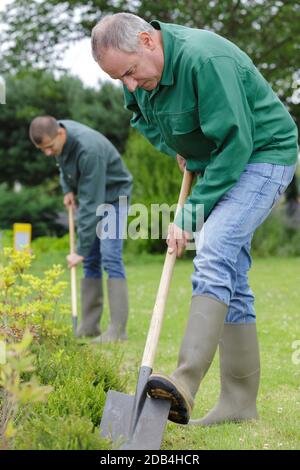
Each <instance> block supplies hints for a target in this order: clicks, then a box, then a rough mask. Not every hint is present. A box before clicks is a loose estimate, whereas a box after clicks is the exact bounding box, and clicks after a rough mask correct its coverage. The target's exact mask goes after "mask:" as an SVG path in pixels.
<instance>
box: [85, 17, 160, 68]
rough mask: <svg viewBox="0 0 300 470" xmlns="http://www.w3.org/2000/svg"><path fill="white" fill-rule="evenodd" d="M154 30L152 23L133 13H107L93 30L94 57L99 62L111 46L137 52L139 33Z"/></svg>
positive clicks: (124, 50)
mask: <svg viewBox="0 0 300 470" xmlns="http://www.w3.org/2000/svg"><path fill="white" fill-rule="evenodd" d="M154 31H155V29H154V28H153V26H151V24H149V23H147V21H145V20H143V19H142V18H140V17H139V16H136V15H132V14H131V13H116V14H114V15H107V16H105V17H104V18H102V20H100V21H99V23H97V24H96V26H95V27H94V28H93V31H92V54H93V57H94V59H95V61H96V62H99V60H100V58H101V54H103V52H104V51H105V50H107V49H109V48H113V49H119V50H121V51H123V52H137V51H138V49H139V34H140V33H142V32H148V33H153V32H154Z"/></svg>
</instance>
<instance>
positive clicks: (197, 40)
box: [124, 21, 297, 229]
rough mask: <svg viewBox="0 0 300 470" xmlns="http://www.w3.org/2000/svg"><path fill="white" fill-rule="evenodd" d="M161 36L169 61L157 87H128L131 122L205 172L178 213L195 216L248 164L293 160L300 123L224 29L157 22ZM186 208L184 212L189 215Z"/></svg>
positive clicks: (179, 222) (194, 168) (190, 167)
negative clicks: (221, 32) (200, 206)
mask: <svg viewBox="0 0 300 470" xmlns="http://www.w3.org/2000/svg"><path fill="white" fill-rule="evenodd" d="M151 24H152V26H153V27H154V28H156V29H160V30H161V33H162V39H163V49H164V68H163V73H162V78H161V80H160V82H159V84H158V86H157V87H156V88H155V89H154V90H153V91H151V92H148V91H146V90H143V89H142V88H137V89H136V90H135V91H134V92H133V93H130V92H129V91H128V89H127V88H126V86H124V94H125V106H126V107H127V108H128V109H130V110H132V111H133V117H132V119H131V124H132V126H133V127H135V128H136V129H138V130H139V131H140V132H141V133H142V134H143V135H144V136H145V137H146V138H147V139H148V140H149V141H150V142H151V143H152V144H153V145H155V147H156V148H158V149H159V150H160V151H162V152H165V153H167V154H169V155H171V156H175V155H176V154H177V153H178V154H180V155H182V156H183V157H184V158H185V159H186V161H187V169H188V170H191V171H193V172H195V173H198V175H199V174H200V176H199V177H198V179H197V182H196V184H195V185H194V187H193V190H192V192H191V195H190V197H189V198H188V200H187V204H188V205H186V207H185V210H184V211H183V212H182V213H180V215H179V216H178V217H177V219H176V224H177V225H179V226H181V227H182V226H183V225H184V224H183V219H182V215H189V217H185V220H190V219H191V218H192V220H193V227H194V229H195V227H196V220H195V214H196V213H197V212H196V211H192V212H193V213H190V211H191V208H193V207H194V206H195V205H196V204H203V205H204V218H205V219H206V218H207V217H208V215H209V213H210V212H211V210H212V209H213V207H214V206H215V205H216V203H217V202H218V201H219V200H220V198H221V197H222V196H223V195H224V194H225V193H226V192H227V191H228V190H229V189H231V188H232V187H233V186H234V184H235V183H236V182H237V181H238V180H239V178H240V175H241V173H242V172H243V170H244V169H245V166H246V165H247V164H248V163H252V162H253V163H254V162H255V163H257V162H264V163H275V164H280V165H292V164H294V163H295V162H296V160H297V128H296V125H295V123H294V121H293V119H292V118H291V116H290V114H289V113H288V111H287V110H286V108H285V107H284V105H283V104H282V103H281V101H280V100H279V98H278V97H277V96H276V94H275V93H274V92H273V90H272V88H271V86H270V85H269V84H268V83H267V82H266V80H265V79H264V78H263V76H262V75H261V74H260V72H259V71H258V69H257V68H256V67H255V66H254V64H253V62H252V61H251V59H250V58H249V57H248V56H247V54H245V53H244V52H242V51H241V50H240V49H239V48H238V47H237V46H235V45H234V44H233V43H231V42H230V41H228V40H226V39H224V38H222V37H221V36H219V35H217V34H215V33H212V32H209V31H206V30H200V29H192V28H187V27H184V26H177V25H173V24H166V23H162V22H159V21H153V22H152V23H151ZM185 212H186V214H185Z"/></svg>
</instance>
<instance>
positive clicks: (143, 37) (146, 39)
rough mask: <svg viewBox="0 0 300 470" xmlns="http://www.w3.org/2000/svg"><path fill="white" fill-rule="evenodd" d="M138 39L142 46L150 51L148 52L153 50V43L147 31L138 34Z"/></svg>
mask: <svg viewBox="0 0 300 470" xmlns="http://www.w3.org/2000/svg"><path fill="white" fill-rule="evenodd" d="M139 39H140V41H141V43H142V45H143V46H144V47H146V48H147V49H150V50H153V49H155V42H154V40H153V37H152V35H151V34H150V33H148V32H147V31H143V32H142V33H139Z"/></svg>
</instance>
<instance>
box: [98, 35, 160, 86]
mask: <svg viewBox="0 0 300 470" xmlns="http://www.w3.org/2000/svg"><path fill="white" fill-rule="evenodd" d="M143 34H146V33H143ZM160 52H161V51H158V49H157V47H156V48H155V47H154V48H153V47H149V43H147V42H146V43H144V42H141V44H140V48H139V50H138V52H123V51H120V50H119V49H112V48H110V49H107V50H106V51H105V53H104V55H103V58H102V59H101V61H100V62H99V65H100V67H101V68H102V70H104V72H106V73H108V75H110V76H111V78H113V79H119V80H121V81H122V82H123V83H124V85H126V87H127V88H128V90H129V91H130V92H131V93H132V92H134V91H135V90H136V88H143V89H144V90H146V91H152V90H154V88H156V87H157V85H158V83H159V82H160V80H161V76H162V71H163V54H162V53H160Z"/></svg>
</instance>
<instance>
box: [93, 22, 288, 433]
mask: <svg viewBox="0 0 300 470" xmlns="http://www.w3.org/2000/svg"><path fill="white" fill-rule="evenodd" d="M92 48H93V56H94V58H95V60H96V61H97V63H98V64H99V65H100V67H101V68H102V69H103V70H104V71H105V72H107V73H108V74H109V75H110V76H111V77H112V78H115V79H120V80H121V81H122V82H123V85H124V94H125V102H126V106H127V108H128V109H130V110H132V111H133V117H132V120H131V124H132V126H133V127H135V128H136V129H138V130H139V131H140V132H141V133H142V134H144V135H145V136H146V137H147V138H148V139H149V141H150V142H152V143H153V145H155V147H156V148H158V149H159V150H161V151H163V152H165V153H167V154H169V155H171V156H176V155H177V160H178V162H179V164H180V166H183V162H184V163H185V164H186V167H187V169H188V170H190V171H193V172H195V173H197V174H198V175H199V177H198V179H197V182H196V183H195V185H194V188H193V190H192V193H191V195H190V197H189V198H188V200H187V205H186V206H185V207H184V208H183V210H182V211H181V212H180V214H179V215H178V216H177V218H176V220H175V223H174V224H171V225H170V228H169V236H168V245H169V250H176V253H177V255H181V254H182V252H183V251H184V248H185V246H186V243H187V240H188V238H189V233H187V232H186V230H185V228H186V227H185V221H186V220H187V219H188V220H189V218H190V217H192V219H193V224H194V225H193V227H194V228H195V227H196V226H197V220H196V219H197V211H191V210H190V208H191V207H192V208H193V207H194V206H196V205H197V204H203V205H204V218H205V223H204V232H205V237H204V241H203V243H202V244H201V246H200V245H199V244H198V245H197V252H196V256H195V259H194V268H195V269H194V273H193V275H192V300H191V305H190V316H189V320H188V322H187V327H186V331H185V335H184V338H183V341H182V345H181V349H180V353H179V359H178V366H177V368H176V370H175V372H174V373H173V374H172V375H171V376H170V377H169V376H166V375H164V374H152V376H151V377H150V379H149V382H148V393H149V394H150V395H151V396H152V397H158V398H165V399H169V400H171V410H170V415H169V419H170V420H172V421H174V422H177V423H182V424H186V423H188V422H189V419H190V414H191V411H192V408H193V404H194V398H195V395H196V393H197V390H198V388H199V385H200V382H201V381H202V379H203V377H204V376H205V374H206V372H207V370H208V369H209V366H210V364H211V362H212V360H213V357H214V355H215V352H216V349H217V346H218V345H219V352H220V377H221V394H220V398H219V401H218V403H217V405H216V406H215V407H214V408H213V410H211V411H210V412H209V413H208V414H207V415H206V416H205V417H204V418H202V419H201V420H199V421H198V423H199V424H202V425H211V424H215V423H221V422H224V421H240V420H247V419H253V418H256V417H257V409H256V398H257V392H258V386H259V376H260V372H259V371H260V364H259V350H258V341H257V333H256V324H255V320H256V317H255V310H254V305H253V304H254V296H253V293H252V291H251V289H250V287H249V284H248V271H249V269H250V266H251V255H250V246H251V239H252V237H253V233H254V231H255V230H256V229H257V227H258V226H259V225H260V224H261V223H262V222H263V221H264V220H265V219H266V217H267V216H268V214H269V213H270V211H271V209H272V207H273V205H274V204H275V202H276V201H277V200H278V198H279V197H280V195H281V194H282V193H283V192H284V190H285V189H286V187H287V185H288V184H289V182H290V181H291V179H292V177H293V175H294V172H295V164H296V160H297V130H296V126H295V123H294V121H293V119H292V118H291V116H290V115H289V113H288V112H287V110H286V109H285V107H284V106H283V104H282V103H281V102H280V100H279V99H278V97H277V96H276V95H275V93H274V92H273V91H272V89H271V87H270V85H269V84H268V83H267V82H266V81H265V79H264V78H263V77H262V75H261V74H260V73H259V71H258V70H257V68H256V67H255V66H254V64H253V62H252V61H251V59H250V58H249V57H248V56H247V55H246V54H245V53H244V52H243V51H241V50H240V49H239V48H238V47H237V46H235V45H234V44H233V43H231V42H230V41H228V40H226V39H224V38H222V37H220V36H218V35H217V34H214V33H212V32H209V31H206V30H200V29H191V28H187V27H184V26H178V25H174V24H166V23H163V22H161V21H152V22H151V23H150V24H149V23H146V22H145V21H144V20H143V19H142V18H139V17H137V16H135V15H131V14H128V13H118V14H115V15H110V16H107V17H105V18H103V19H102V20H101V21H100V22H99V23H98V24H97V25H96V26H95V28H94V30H93V33H92ZM179 155H180V156H179ZM183 159H184V160H183ZM195 214H196V215H195ZM187 215H188V216H190V217H187ZM224 323H225V325H224Z"/></svg>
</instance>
